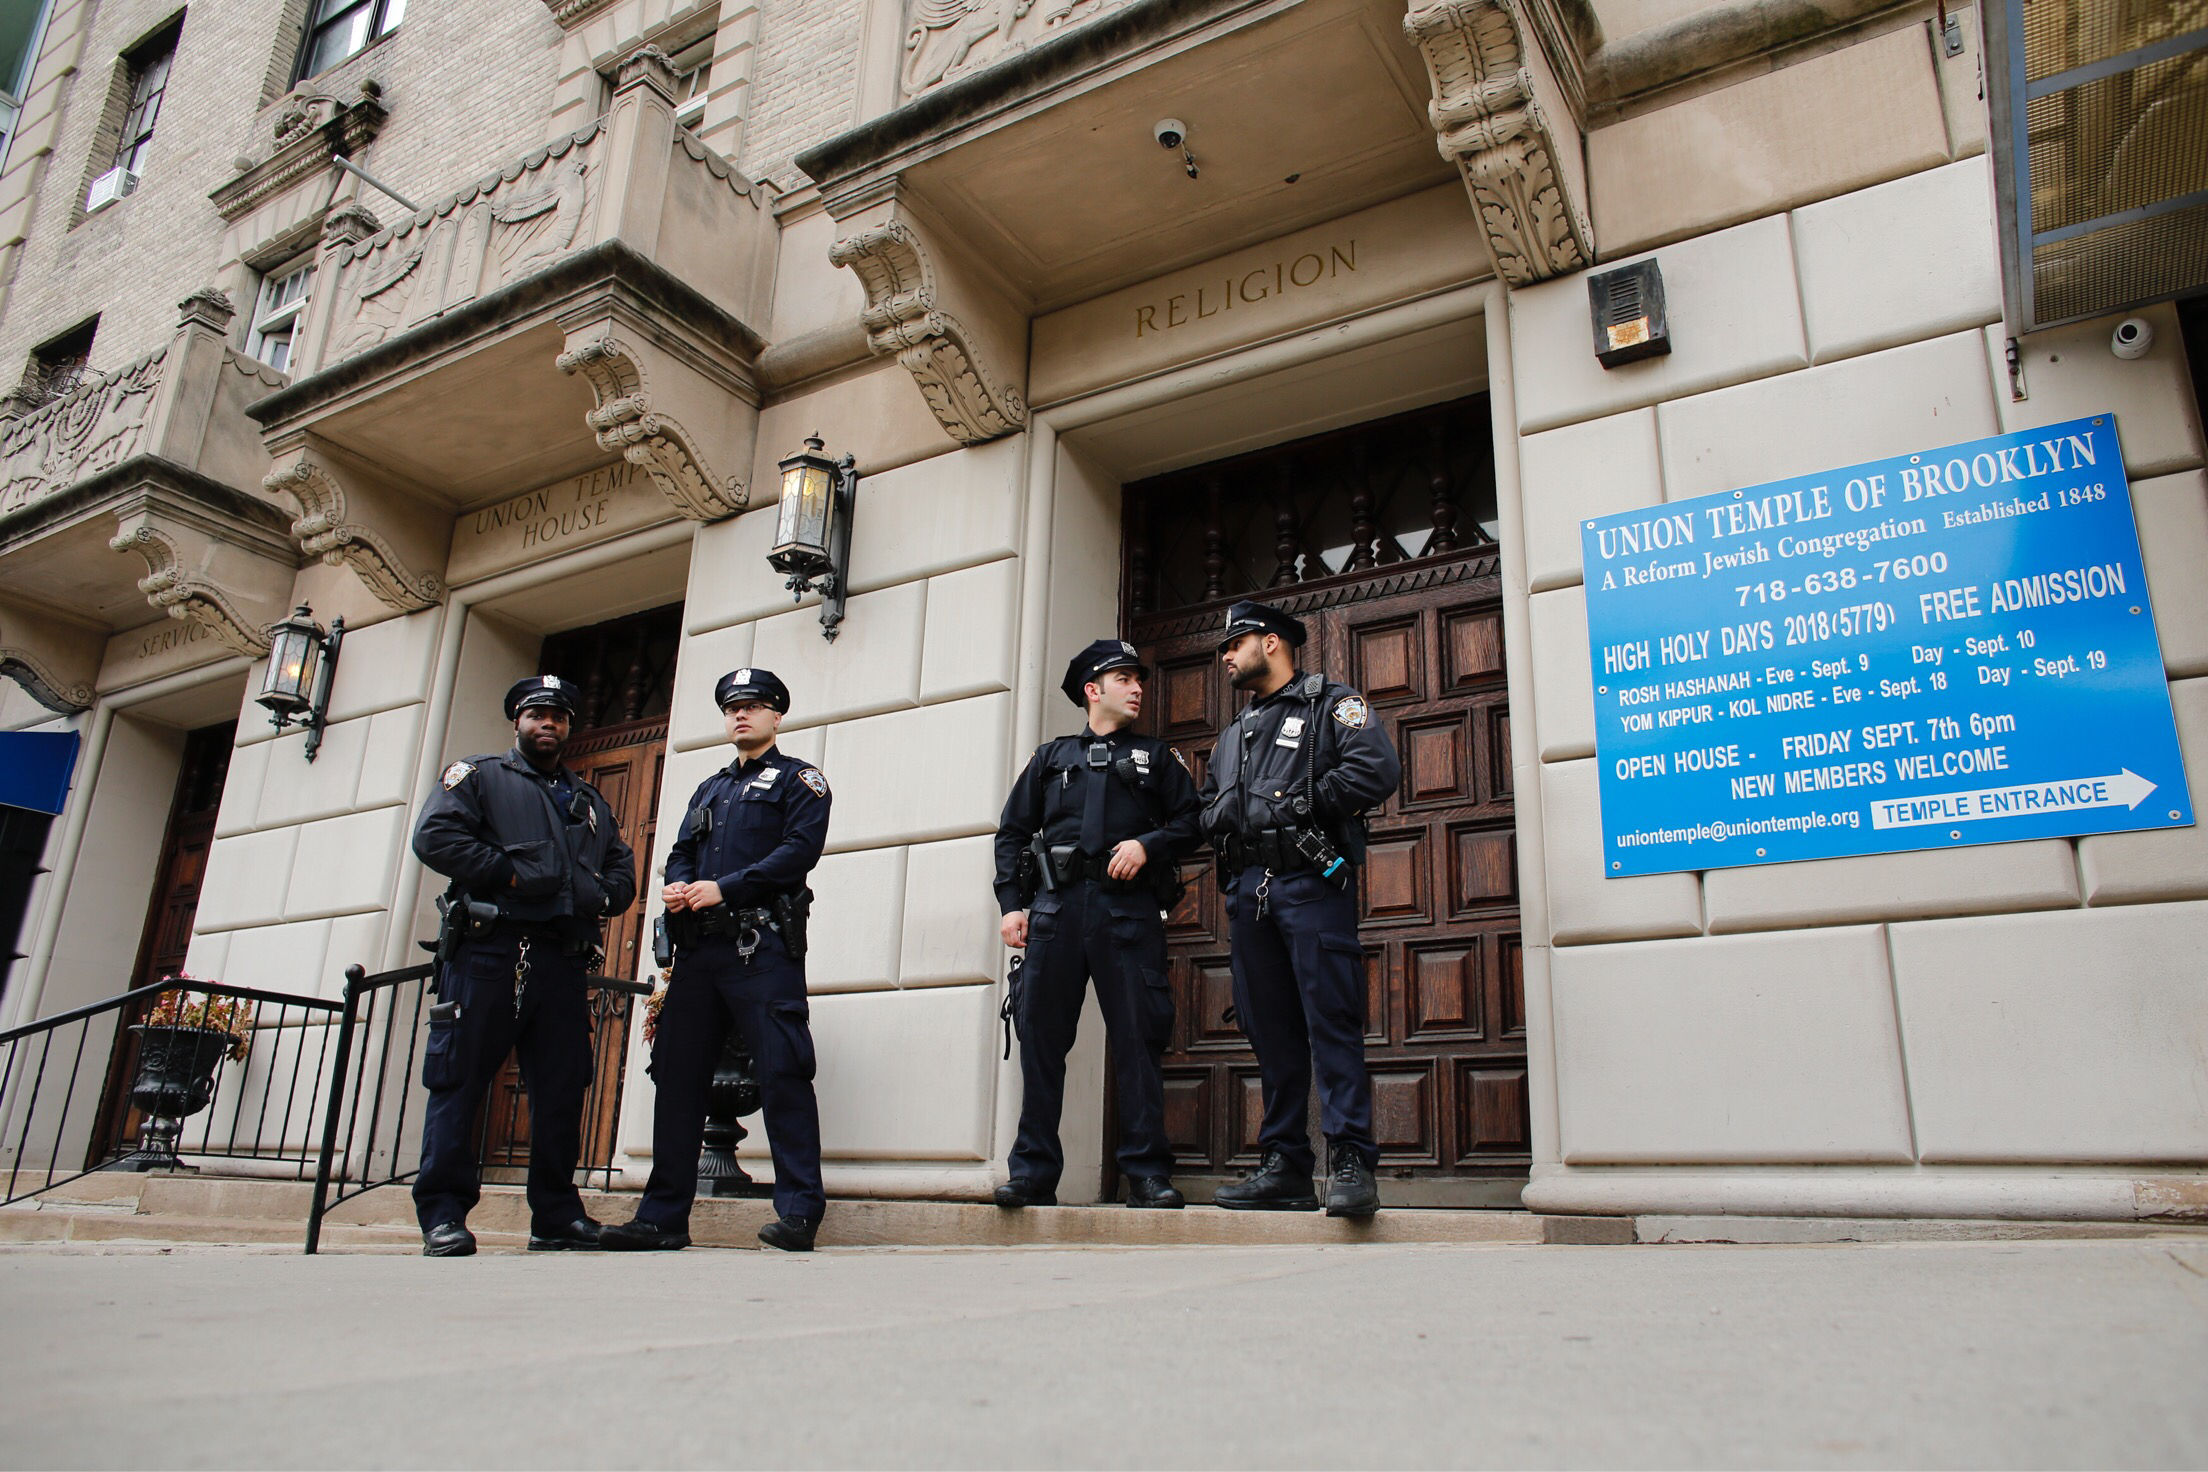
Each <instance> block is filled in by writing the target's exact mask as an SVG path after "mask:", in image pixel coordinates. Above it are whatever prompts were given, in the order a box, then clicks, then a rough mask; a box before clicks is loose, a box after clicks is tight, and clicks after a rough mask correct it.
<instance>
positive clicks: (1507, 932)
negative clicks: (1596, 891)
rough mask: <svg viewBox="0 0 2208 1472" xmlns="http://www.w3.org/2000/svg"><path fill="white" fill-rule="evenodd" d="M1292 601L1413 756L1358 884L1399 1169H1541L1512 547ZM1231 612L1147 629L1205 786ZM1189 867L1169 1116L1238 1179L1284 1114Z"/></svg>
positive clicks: (1170, 704) (1369, 1039)
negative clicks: (1506, 645) (1508, 635)
mask: <svg viewBox="0 0 2208 1472" xmlns="http://www.w3.org/2000/svg"><path fill="white" fill-rule="evenodd" d="M1282 591H1283V592H1284V593H1287V594H1288V595H1289V596H1283V597H1279V598H1277V599H1275V600H1274V601H1276V602H1277V603H1278V604H1279V605H1280V606H1282V607H1284V608H1286V609H1288V610H1289V611H1291V612H1293V613H1295V614H1296V616H1297V617H1299V618H1301V619H1302V620H1303V621H1304V623H1305V624H1306V626H1307V627H1308V628H1309V630H1310V642H1309V643H1308V644H1307V645H1306V646H1305V648H1304V650H1303V652H1302V656H1301V660H1300V663H1301V666H1302V668H1303V669H1305V670H1323V671H1325V672H1326V673H1327V674H1329V675H1331V676H1333V677H1334V678H1336V679H1339V680H1341V681H1343V682H1345V683H1347V684H1349V685H1352V686H1355V687H1356V688H1357V689H1359V690H1361V691H1363V692H1364V694H1365V697H1366V699H1367V700H1368V701H1369V702H1370V704H1371V708H1372V712H1373V716H1374V718H1375V719H1376V720H1379V721H1381V722H1383V723H1384V724H1385V725H1386V728H1387V732H1388V735H1389V736H1390V738H1391V739H1393V741H1394V742H1395V746H1396V750H1397V751H1398V752H1399V753H1400V754H1401V756H1402V759H1403V780H1402V785H1401V787H1400V788H1399V789H1398V791H1397V792H1396V794H1395V795H1394V796H1393V797H1391V798H1390V799H1388V801H1387V802H1386V803H1385V804H1384V805H1383V806H1382V807H1380V808H1379V809H1378V810H1377V811H1375V812H1373V813H1371V814H1369V815H1368V821H1369V823H1370V827H1371V837H1372V845H1371V853H1370V856H1369V858H1368V860H1367V862H1366V864H1365V866H1364V867H1363V869H1362V870H1361V871H1360V873H1359V877H1358V912H1359V915H1360V917H1361V920H1360V924H1359V929H1358V934H1359V937H1360V938H1361V940H1362V941H1363V944H1364V952H1365V978H1366V1017H1367V1027H1366V1035H1365V1054H1366V1060H1367V1064H1368V1066H1369V1068H1370V1070H1371V1074H1372V1089H1373V1133H1374V1137H1375V1140H1376V1142H1377V1144H1378V1145H1379V1148H1380V1175H1381V1177H1382V1179H1383V1181H1386V1180H1389V1179H1391V1178H1393V1179H1397V1180H1401V1179H1405V1178H1411V1179H1418V1178H1458V1179H1462V1178H1465V1177H1482V1176H1485V1177H1494V1178H1497V1179H1498V1180H1499V1181H1508V1180H1511V1179H1514V1178H1518V1177H1522V1176H1523V1175H1524V1173H1525V1170H1526V1167H1527V1164H1528V1162H1529V1160H1530V1158H1531V1154H1530V1144H1531V1142H1530V1138H1529V1134H1528V1111H1527V1094H1526V1009H1525V988H1524V981H1523V971H1522V965H1521V954H1520V940H1519V924H1518V880H1517V855H1516V839H1515V829H1514V823H1513V796H1514V795H1513V793H1512V791H1511V765H1510V725H1509V707H1508V701H1507V695H1506V692H1505V689H1504V671H1503V626H1502V593H1501V587H1500V584H1499V579H1498V576H1497V567H1496V562H1495V558H1494V555H1493V548H1492V547H1486V548H1481V549H1477V550H1475V551H1470V552H1464V553H1454V554H1447V555H1443V556H1439V557H1431V558H1426V559H1422V560H1420V561H1419V562H1417V563H1415V564H1399V565H1398V566H1397V567H1395V568H1392V569H1384V570H1382V571H1381V572H1379V573H1377V574H1375V573H1371V572H1366V573H1361V574H1351V575H1344V576H1337V577H1332V578H1327V579H1324V580H1322V581H1320V582H1316V583H1304V584H1302V585H1300V586H1298V587H1296V588H1294V589H1293V590H1282ZM1225 610H1226V600H1219V601H1217V602H1216V603H1213V604H1204V605H1198V606H1195V607H1186V608H1180V609H1176V610H1174V611H1173V612H1172V613H1170V614H1167V615H1162V616H1154V617H1149V618H1138V619H1137V620H1136V621H1135V626H1134V628H1133V629H1132V630H1131V635H1132V638H1133V641H1134V643H1135V644H1136V647H1137V648H1138V649H1140V650H1141V652H1142V656H1143V659H1144V660H1145V661H1146V662H1148V663H1149V665H1150V666H1151V669H1152V683H1151V690H1150V696H1149V699H1148V700H1147V701H1146V702H1145V705H1144V711H1143V718H1142V729H1143V730H1145V731H1147V732H1148V733H1149V734H1151V735H1154V736H1157V737H1159V738H1160V739H1162V740H1165V741H1167V742H1169V743H1171V744H1172V745H1174V746H1176V747H1178V748H1179V749H1180V751H1181V753H1182V755H1183V756H1185V757H1186V758H1187V759H1188V761H1189V765H1190V767H1191V769H1192V770H1194V772H1195V773H1196V775H1197V778H1198V780H1199V781H1201V780H1202V777H1203V773H1204V770H1205V767H1206V765H1207V763H1208V762H1209V760H1210V756H1211V749H1212V746H1213V743H1214V741H1215V740H1216V738H1217V734H1218V732H1219V730H1220V729H1221V728H1222V727H1223V726H1224V725H1225V724H1226V722H1227V721H1228V720H1229V719H1231V718H1232V717H1233V715H1234V714H1235V713H1236V712H1238V711H1239V710H1240V709H1241V708H1242V706H1243V704H1244V701H1245V697H1244V696H1243V694H1242V693H1241V692H1240V691H1237V690H1235V689H1234V688H1233V687H1232V685H1231V684H1229V683H1228V681H1227V679H1226V678H1225V671H1224V669H1223V667H1222V666H1221V664H1220V662H1219V658H1218V653H1217V647H1216V646H1217V643H1218V631H1219V629H1220V628H1221V627H1222V626H1223V624H1224V622H1225ZM1184 874H1185V876H1186V877H1187V879H1188V881H1189V889H1188V892H1187V894H1186V895H1184V896H1183V898H1182V900H1181V902H1180V904H1179V905H1178V906H1177V907H1176V908H1175V910H1174V911H1173V914H1172V915H1171V917H1170V919H1169V922H1168V927H1167V952H1168V957H1169V975H1170V979H1171V984H1172V988H1173V998H1174V1004H1175V1018H1174V1025H1173V1035H1172V1041H1171V1043H1170V1045H1169V1046H1168V1050H1167V1053H1166V1057H1165V1087H1166V1127H1167V1132H1168V1135H1169V1136H1170V1138H1171V1140H1172V1143H1173V1147H1174V1152H1175V1158H1176V1163H1177V1167H1178V1169H1179V1170H1180V1171H1181V1172H1183V1173H1185V1174H1189V1175H1196V1176H1202V1175H1226V1174H1231V1173H1233V1172H1236V1171H1239V1170H1241V1169H1244V1168H1247V1167H1248V1166H1251V1165H1254V1164H1256V1162H1257V1160H1258V1156H1259V1151H1258V1143H1257V1134H1258V1128H1259V1124H1260V1122H1261V1120H1262V1118H1263V1114H1264V1109H1263V1104H1262V1102H1261V1099H1260V1095H1259V1088H1258V1072H1257V1061H1256V1058H1255V1057H1254V1055H1253V1054H1252V1053H1251V1051H1250V1049H1249V1046H1248V1044H1247V1042H1246V1041H1245V1039H1244V1038H1243V1036H1242V1033H1241V1031H1240V1029H1239V1028H1238V1027H1237V1026H1236V1025H1235V1024H1234V1023H1233V1022H1230V1021H1229V1020H1228V1018H1227V1009H1228V1006H1229V1005H1230V1004H1231V1003H1232V1001H1233V995H1234V994H1233V975H1232V971H1231V969H1230V966H1229V960H1228V936H1227V918H1226V911H1225V907H1224V905H1223V903H1222V901H1221V897H1220V894H1219V889H1218V883H1217V877H1216V870H1215V867H1214V865H1213V864H1212V863H1211V862H1210V859H1209V856H1208V853H1203V854H1199V855H1198V856H1197V857H1196V858H1194V859H1192V860H1191V861H1190V862H1189V863H1188V864H1187V865H1185V866H1184ZM1317 1133H1318V1132H1317V1129H1316V1115H1315V1112H1314V1126H1313V1140H1314V1143H1316V1142H1317ZM1506 1194H1507V1193H1506ZM1414 1195H1415V1193H1414ZM1497 1199H1498V1200H1500V1199H1502V1198H1501V1197H1500V1196H1499V1197H1498V1198H1497Z"/></svg>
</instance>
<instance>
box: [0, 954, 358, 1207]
mask: <svg viewBox="0 0 2208 1472" xmlns="http://www.w3.org/2000/svg"><path fill="white" fill-rule="evenodd" d="M170 992H187V993H191V994H192V995H194V996H200V995H211V996H217V997H231V998H237V999H239V1000H242V1001H247V1002H251V1003H253V1005H254V1014H253V1018H252V1022H251V1024H250V1028H249V1033H248V1038H247V1048H248V1052H247V1055H246V1057H245V1058H244V1059H243V1060H238V1061H234V1062H231V1063H229V1064H227V1065H226V1062H225V1061H224V1058H225V1056H226V1055H225V1054H218V1053H217V1051H216V1050H215V1049H214V1048H212V1047H210V1048H208V1049H207V1050H206V1052H205V1055H204V1056H203V1057H200V1058H198V1059H197V1062H198V1063H200V1064H203V1065H204V1067H205V1069H206V1071H205V1072H204V1073H203V1074H199V1073H198V1072H197V1070H195V1069H190V1068H187V1070H186V1072H187V1073H193V1074H196V1075H197V1076H196V1077H193V1078H183V1077H180V1078H179V1079H177V1080H175V1081H173V1082H172V1083H171V1085H170V1087H169V1090H168V1092H163V1091H162V1090H161V1089H160V1088H158V1087H155V1086H154V1085H156V1084H158V1083H159V1082H160V1080H159V1079H154V1080H152V1081H150V1082H149V1080H148V1079H147V1077H146V1076H145V1074H146V1070H145V1069H144V1067H143V1066H142V1065H144V1064H146V1063H147V1062H148V1061H149V1060H148V1059H147V1057H146V1053H147V1049H146V1048H145V1038H144V1034H143V1033H141V1032H138V1031H137V1030H136V1029H137V1028H138V1026H139V1024H140V1022H141V1021H142V1020H143V1018H144V1017H145V1016H146V1015H147V1014H148V1013H149V1012H151V1010H152V1009H153V1007H154V1004H155V1003H156V1002H158V1001H159V1000H160V999H161V997H163V996H164V995H166V994H167V993H170ZM341 1008H342V1004H341V1003H339V1002H336V1001H333V1000H331V999H329V998H326V997H308V996H300V995H295V994H293V993H289V992H275V991H265V990H263V989H261V988H258V987H247V986H230V985H227V984H225V983H223V982H217V981H198V980H194V979H192V978H190V977H171V978H170V979H168V980H166V981H159V982H155V983H154V984H153V985H151V986H147V987H141V988H140V989H138V990H136V991H131V992H124V993H123V994H121V995H120V996H113V997H107V998H103V999H102V1000H100V1001H97V1002H90V1003H87V1004H85V1005H84V1006H81V1007H76V1008H72V1009H71V1010H69V1011H67V1012H61V1013H57V1014H55V1015H54V1016H51V1017H41V1018H38V1019H37V1020H35V1021H32V1022H27V1023H24V1024H22V1025H21V1026H18V1027H11V1028H8V1029H7V1030H5V1031H0V1050H4V1053H0V1170H4V1171H5V1182H6V1184H5V1186H4V1188H0V1205H6V1204H9V1203H12V1202H16V1201H21V1200H23V1199H25V1198H27V1197H31V1196H35V1195H38V1194H39V1193H40V1192H43V1191H50V1190H52V1189H54V1188H55V1187H56V1186H66V1185H68V1184H70V1183H71V1182H74V1181H78V1180H82V1179H83V1178H84V1177H85V1176H88V1175H90V1174H92V1173H93V1172H94V1171H98V1170H107V1169H124V1168H136V1169H142V1170H151V1169H154V1168H155V1167H157V1166H159V1167H166V1168H172V1169H174V1168H182V1169H186V1170H190V1169H195V1168H196V1167H192V1166H190V1165H187V1164H184V1162H183V1161H182V1160H181V1159H180V1156H185V1155H188V1156H191V1157H193V1158H195V1159H210V1160H238V1161H250V1162H253V1163H254V1165H255V1167H256V1171H255V1173H256V1174H269V1173H274V1174H277V1175H284V1174H288V1175H289V1176H290V1177H291V1178H293V1179H300V1180H304V1179H305V1178H306V1176H307V1173H308V1171H309V1170H310V1169H311V1168H312V1166H313V1162H314V1152H313V1147H314V1143H315V1141H314V1136H313V1133H312V1120H313V1119H314V1117H315V1112H316V1106H317V1105H318V1104H319V1103H320V1102H321V1100H320V1097H319V1095H320V1090H321V1087H322V1071H323V1064H324V1063H325V1062H326V1059H327V1053H328V1048H329V1023H330V1022H332V1021H334V1020H336V1019H337V1016H338V1014H339V1012H340V1011H341ZM272 1013H273V1015H271V1014H272ZM309 1029H311V1030H312V1032H313V1046H314V1048H315V1050H316V1051H315V1058H314V1063H313V1066H312V1067H311V1068H310V1067H309V1066H308V1052H309V1042H308V1035H309ZM72 1035H73V1046H72ZM287 1049H288V1051H289V1055H290V1057H289V1069H288V1072H287V1070H286V1068H285V1054H286V1051H287ZM163 1051H165V1052H168V1053H172V1054H173V1051H174V1050H173V1049H168V1050H163ZM194 1051H195V1052H196V1051H197V1050H194ZM63 1055H66V1056H67V1058H68V1068H67V1072H66V1075H65V1076H64V1075H63V1074H62V1071H61V1069H60V1068H59V1066H58V1062H57V1059H58V1057H60V1056H63ZM88 1058H89V1059H90V1060H91V1068H90V1070H89V1071H88V1070H87V1068H86V1063H87V1060H88ZM302 1084H304V1085H305V1088H306V1096H305V1098H304V1099H302V1098H301V1087H302ZM201 1090H204V1092H205V1095H206V1097H205V1098H204V1099H203V1100H200V1099H198V1093H199V1091H201ZM133 1095H135V1096H136V1097H137V1098H138V1099H139V1100H141V1101H143V1100H160V1101H166V1102H163V1103H160V1104H158V1105H157V1106H156V1109H155V1110H154V1112H152V1113H151V1114H150V1115H148V1116H147V1123H149V1124H155V1125H159V1126H161V1127H162V1128H160V1129H159V1130H158V1131H154V1130H147V1131H144V1132H141V1130H140V1128H139V1127H138V1122H137V1116H138V1111H137V1110H136V1109H134V1108H133V1107H132V1105H131V1100H132V1097H133ZM180 1095H181V1096H188V1098H189V1099H190V1100H197V1102H196V1104H194V1105H193V1107H190V1108H188V1109H181V1112H163V1111H174V1110H177V1109H179V1108H180V1105H179V1102H178V1101H179V1098H180ZM279 1097H280V1102H279ZM225 1104H227V1105H228V1108H227V1109H225V1108H224V1107H223V1106H224V1105H225ZM249 1106H251V1107H252V1110H253V1112H252V1116H251V1118H250V1119H248V1117H247V1112H246V1111H247V1109H248V1107H249ZM226 1115H227V1121H226V1122H225V1116H226ZM195 1119H196V1120H197V1122H198V1135H199V1139H198V1142H197V1144H193V1143H191V1141H190V1139H189V1136H190V1134H191V1132H192V1129H191V1126H192V1123H193V1121H194V1120H195ZM295 1119H297V1120H300V1121H302V1123H303V1125H304V1128H303V1129H302V1131H301V1133H300V1136H299V1138H298V1139H297V1140H293V1139H292V1137H291V1135H292V1132H291V1125H292V1122H293V1121H294V1120H295ZM72 1121H74V1122H75V1123H76V1125H77V1127H78V1132H77V1133H72V1131H71V1124H72ZM272 1132H273V1133H272ZM157 1134H158V1142H157V1141H156V1135H157ZM284 1167H289V1170H288V1172H287V1171H285V1170H284V1169H283V1168H284ZM272 1168H273V1170H272Z"/></svg>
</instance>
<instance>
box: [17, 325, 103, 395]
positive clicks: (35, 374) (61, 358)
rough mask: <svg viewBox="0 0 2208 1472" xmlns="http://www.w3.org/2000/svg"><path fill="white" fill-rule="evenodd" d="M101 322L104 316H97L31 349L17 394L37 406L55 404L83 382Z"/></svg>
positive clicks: (89, 365) (90, 361)
mask: <svg viewBox="0 0 2208 1472" xmlns="http://www.w3.org/2000/svg"><path fill="white" fill-rule="evenodd" d="M99 325H100V319H99V318H97V317H94V318H92V319H90V320H89V321H85V322H80V323H78V324H77V325H76V326H75V327H72V328H70V329H69V330H68V331H67V332H64V333H63V334H61V336H59V337H55V338H49V339H48V340H47V341H45V342H43V343H41V344H39V345H38V346H37V347H35V348H33V349H31V361H30V362H29V363H28V364H27V365H26V366H25V369H24V373H23V383H22V385H21V386H20V387H19V388H17V389H16V391H15V397H16V398H17V399H19V400H21V401H23V402H26V403H28V404H29V405H30V406H31V407H33V408H36V407H38V406H39V405H42V404H51V403H52V402H53V401H54V400H56V399H58V398H60V397H61V396H62V395H64V394H66V393H68V392H69V391H70V390H71V389H73V388H75V387H76V386H77V385H78V384H79V383H82V382H83V381H84V376H85V374H87V373H89V372H90V371H91V367H92V334H93V333H94V332H95V331H96V330H98V328H99Z"/></svg>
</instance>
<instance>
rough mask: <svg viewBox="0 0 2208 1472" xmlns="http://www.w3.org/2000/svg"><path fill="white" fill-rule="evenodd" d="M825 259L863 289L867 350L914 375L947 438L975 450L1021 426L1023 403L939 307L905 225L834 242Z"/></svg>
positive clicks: (931, 277)
mask: <svg viewBox="0 0 2208 1472" xmlns="http://www.w3.org/2000/svg"><path fill="white" fill-rule="evenodd" d="M828 259H829V261H830V262H832V263H833V264H835V265H838V266H847V267H849V268H850V269H851V270H852V271H853V272H854V273H855V274H856V275H857V276H858V278H859V281H860V283H861V284H862V285H863V286H865V288H866V310H865V311H863V312H861V313H860V314H859V321H860V322H861V323H862V324H863V325H864V326H865V328H866V343H867V347H868V348H869V349H871V350H872V351H873V352H874V353H875V354H876V355H877V356H881V357H895V358H896V359H897V361H898V362H899V363H900V364H902V365H903V366H904V368H905V370H906V371H907V372H909V373H910V374H912V377H913V381H914V382H916V383H917V384H919V385H920V392H921V394H922V396H923V397H925V398H926V399H927V401H928V408H929V409H930V410H931V411H932V412H933V413H934V415H935V418H936V422H937V423H939V424H941V425H942V426H943V430H944V433H946V434H948V435H949V436H950V437H951V438H952V439H954V440H957V441H958V442H959V443H960V444H962V445H978V444H981V443H982V442H984V441H986V440H993V439H997V438H1000V437H1001V436H1004V435H1008V434H1011V433H1013V432H1014V431H1016V430H1019V429H1022V428H1024V427H1025V426H1026V424H1027V401H1026V400H1025V399H1024V398H1022V397H1021V395H1020V393H1019V391H1018V390H1017V389H1013V388H1009V387H1004V386H1002V385H1000V384H999V383H998V382H997V381H996V379H995V378H994V377H993V376H992V375H991V374H990V372H989V370H988V368H987V367H986V366H985V365H984V363H983V361H982V357H981V354H980V352H979V350H978V348H977V346H976V343H975V340H974V337H973V334H972V333H971V332H969V331H968V330H967V328H966V325H965V324H964V323H963V322H961V321H959V319H958V318H957V317H955V316H953V315H952V314H951V313H950V312H948V311H945V310H944V309H943V308H942V307H941V306H940V305H939V304H938V301H937V293H936V286H935V271H934V268H933V266H932V265H931V264H930V262H929V260H928V256H927V252H926V251H925V250H924V249H923V248H922V247H921V244H920V239H919V237H918V236H917V235H916V234H914V233H913V231H912V229H911V228H910V227H909V226H907V225H905V224H903V223H902V222H899V221H891V222H890V223H888V224H886V225H880V226H877V227H875V228H874V229H871V230H862V231H860V232H859V233H858V234H856V235H852V236H848V237H846V238H844V239H842V240H839V241H837V242H836V243H835V244H834V245H833V246H832V247H830V248H829V251H828Z"/></svg>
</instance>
